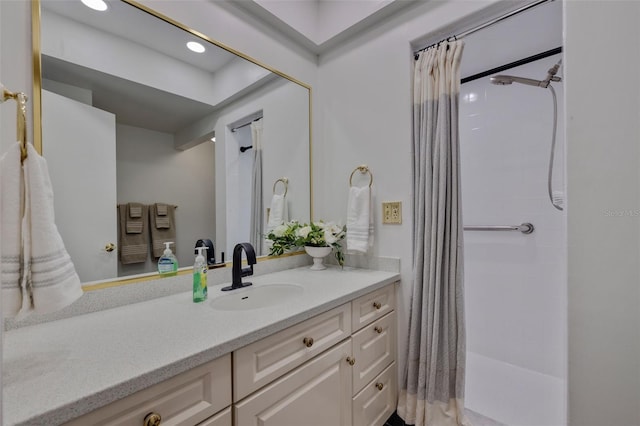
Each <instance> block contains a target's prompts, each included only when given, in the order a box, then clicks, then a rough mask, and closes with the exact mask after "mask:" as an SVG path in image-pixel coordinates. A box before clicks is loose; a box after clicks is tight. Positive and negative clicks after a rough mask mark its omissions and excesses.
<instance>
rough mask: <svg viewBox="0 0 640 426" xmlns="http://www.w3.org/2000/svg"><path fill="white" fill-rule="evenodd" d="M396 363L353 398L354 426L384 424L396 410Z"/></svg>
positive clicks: (378, 425)
mask: <svg viewBox="0 0 640 426" xmlns="http://www.w3.org/2000/svg"><path fill="white" fill-rule="evenodd" d="M396 387H397V385H396V363H395V362H394V363H393V364H391V365H390V366H388V367H387V368H386V369H385V370H384V371H383V372H382V373H380V375H379V376H377V377H376V378H374V379H373V380H372V381H371V382H369V383H368V384H367V385H366V386H365V387H364V389H362V391H361V392H360V393H359V394H358V395H356V396H355V397H354V398H353V426H382V425H384V422H385V421H386V420H387V419H388V418H389V417H390V416H391V414H393V412H394V411H395V410H396V398H397V397H396Z"/></svg>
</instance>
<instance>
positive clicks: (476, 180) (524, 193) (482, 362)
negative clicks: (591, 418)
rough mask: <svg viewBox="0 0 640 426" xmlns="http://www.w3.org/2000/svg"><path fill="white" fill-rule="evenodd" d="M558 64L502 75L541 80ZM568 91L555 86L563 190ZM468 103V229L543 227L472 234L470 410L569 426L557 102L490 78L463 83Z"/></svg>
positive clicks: (464, 120)
mask: <svg viewBox="0 0 640 426" xmlns="http://www.w3.org/2000/svg"><path fill="white" fill-rule="evenodd" d="M558 59H559V55H557V56H554V57H549V58H546V59H543V60H539V61H536V62H533V63H530V64H527V65H524V66H521V67H517V68H512V69H510V70H508V71H505V72H504V74H512V75H517V76H521V77H528V78H533V79H542V78H544V77H545V75H546V72H547V70H548V69H549V68H550V67H551V66H552V65H553V64H554V63H556V62H557V61H558ZM562 86H563V83H556V84H555V87H556V91H557V93H558V99H559V104H558V111H559V116H558V129H559V132H558V139H557V145H556V161H555V167H554V175H555V177H554V187H555V188H557V189H559V190H562V189H563V188H564V179H563V177H564V169H563V167H564V166H563V165H564V156H563V150H564V140H563V132H562V129H563V128H564V117H563V116H562V111H563V87H562ZM460 99H461V108H460V109H461V111H460V134H461V142H460V143H461V163H462V202H463V220H464V223H465V224H467V225H513V224H520V223H522V222H531V223H533V224H534V226H535V232H534V233H533V234H531V235H524V234H521V233H519V232H477V231H467V232H465V295H466V300H465V302H466V312H467V349H468V354H469V356H468V358H469V359H468V363H467V373H468V376H467V395H466V401H467V405H468V407H469V408H471V409H472V410H474V411H477V412H479V413H482V414H483V415H486V416H489V417H491V418H494V419H496V420H498V421H501V422H504V423H507V424H518V425H525V424H531V425H549V424H553V425H556V424H563V423H564V417H563V416H564V414H563V407H564V405H563V404H564V402H563V400H564V398H563V394H562V389H563V385H562V383H563V382H564V380H565V374H566V371H565V370H566V367H565V364H564V360H565V356H564V352H565V339H566V298H565V293H566V284H565V282H566V281H565V271H564V268H565V266H564V265H565V262H566V256H565V244H566V243H565V241H566V240H565V229H564V214H563V212H560V211H557V210H556V209H555V208H553V207H552V206H551V204H550V203H549V200H548V195H547V170H548V169H547V168H548V161H549V153H550V147H551V134H552V128H553V103H552V96H551V93H550V92H549V90H545V89H542V88H538V87H532V86H525V85H520V84H512V85H510V86H496V85H492V84H490V82H489V78H484V79H480V80H475V81H473V82H469V83H466V84H464V85H463V86H462V92H461V97H460ZM551 396H553V397H551ZM525 408H526V409H525Z"/></svg>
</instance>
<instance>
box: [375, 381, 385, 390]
mask: <svg viewBox="0 0 640 426" xmlns="http://www.w3.org/2000/svg"><path fill="white" fill-rule="evenodd" d="M376 387H377V388H378V390H382V389H384V383H380V382H378V383H376Z"/></svg>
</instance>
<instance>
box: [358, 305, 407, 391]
mask: <svg viewBox="0 0 640 426" xmlns="http://www.w3.org/2000/svg"><path fill="white" fill-rule="evenodd" d="M395 330H396V313H395V312H391V313H389V314H387V315H385V316H384V317H382V318H380V319H378V320H377V321H375V322H373V323H371V324H369V325H368V326H366V327H365V328H363V329H362V330H360V331H358V332H357V333H355V334H354V335H353V336H352V340H353V357H354V358H355V359H356V363H355V365H354V369H353V392H354V393H357V392H359V391H360V389H362V388H363V387H364V386H365V385H366V384H367V383H369V382H370V381H371V380H372V379H373V378H374V377H376V376H377V375H378V374H380V372H381V371H382V370H384V369H385V367H387V366H388V365H389V364H390V363H391V362H393V361H395V359H396V339H395V336H396V333H395Z"/></svg>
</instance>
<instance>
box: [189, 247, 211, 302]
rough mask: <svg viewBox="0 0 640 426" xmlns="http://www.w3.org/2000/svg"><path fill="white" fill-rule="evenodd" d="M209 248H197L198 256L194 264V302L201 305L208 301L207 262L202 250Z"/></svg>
mask: <svg viewBox="0 0 640 426" xmlns="http://www.w3.org/2000/svg"><path fill="white" fill-rule="evenodd" d="M206 249H207V247H196V250H198V255H197V256H196V260H195V262H194V263H193V302H194V303H199V302H204V301H205V300H207V271H208V270H209V267H208V266H207V261H206V260H205V258H204V256H203V255H202V250H206Z"/></svg>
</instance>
